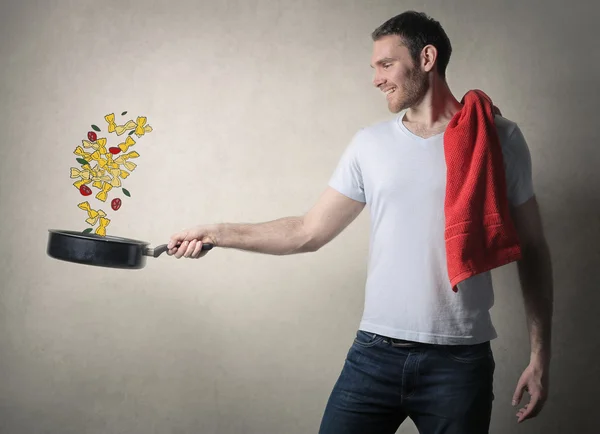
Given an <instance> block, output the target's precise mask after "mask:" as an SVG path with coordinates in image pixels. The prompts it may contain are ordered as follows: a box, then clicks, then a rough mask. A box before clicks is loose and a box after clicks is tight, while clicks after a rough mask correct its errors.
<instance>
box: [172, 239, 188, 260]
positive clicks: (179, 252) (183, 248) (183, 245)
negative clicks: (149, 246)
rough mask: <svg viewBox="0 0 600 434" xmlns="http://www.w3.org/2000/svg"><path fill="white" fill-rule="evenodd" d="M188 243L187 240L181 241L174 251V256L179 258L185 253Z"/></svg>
mask: <svg viewBox="0 0 600 434" xmlns="http://www.w3.org/2000/svg"><path fill="white" fill-rule="evenodd" d="M189 243H190V242H189V241H183V242H182V243H181V245H180V246H179V248H178V249H177V252H176V253H175V257H176V258H177V259H179V258H181V257H182V256H183V255H184V254H185V251H186V250H187V247H188V244H189Z"/></svg>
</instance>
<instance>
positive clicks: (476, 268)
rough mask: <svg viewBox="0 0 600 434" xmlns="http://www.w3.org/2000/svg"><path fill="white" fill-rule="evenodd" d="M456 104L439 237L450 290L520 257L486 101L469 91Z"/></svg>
mask: <svg viewBox="0 0 600 434" xmlns="http://www.w3.org/2000/svg"><path fill="white" fill-rule="evenodd" d="M461 103H462V104H463V108H462V109H461V110H460V111H459V112H458V113H456V114H455V115H454V117H453V118H452V119H451V120H450V123H449V124H448V127H447V129H446V132H445V134H444V153H445V159H446V167H447V175H446V180H447V185H446V198H445V203H444V212H445V216H446V223H445V236H444V238H445V241H446V256H447V263H448V276H449V278H450V283H451V285H452V290H453V291H454V292H457V291H458V286H457V284H458V283H459V282H461V281H463V280H465V279H467V278H469V277H471V276H473V275H475V274H479V273H483V272H485V271H488V270H491V269H492V268H496V267H500V266H502V265H505V264H508V263H510V262H512V261H516V260H519V259H520V258H521V247H520V245H519V240H518V238H517V232H516V229H515V227H514V224H513V222H512V219H511V216H510V213H509V208H508V197H507V194H506V179H505V176H506V175H505V173H504V170H505V169H504V160H503V157H502V148H501V147H500V140H499V139H498V132H497V131H496V125H495V123H494V115H493V112H492V110H493V104H492V101H491V100H490V98H489V97H488V96H487V95H486V94H485V93H483V92H482V91H480V90H471V91H469V92H467V93H466V94H465V96H464V97H463V100H462V101H461Z"/></svg>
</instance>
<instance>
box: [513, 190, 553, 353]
mask: <svg viewBox="0 0 600 434" xmlns="http://www.w3.org/2000/svg"><path fill="white" fill-rule="evenodd" d="M511 211H512V216H513V220H514V222H515V226H516V229H517V232H518V234H519V239H520V242H521V249H522V258H521V260H520V261H519V262H518V263H517V267H518V271H519V278H520V281H521V289H522V293H523V300H524V303H525V311H526V314H527V325H528V329H529V336H530V344H531V358H532V361H533V360H536V361H539V362H542V363H543V364H548V363H549V361H550V354H551V337H552V312H553V304H554V296H553V292H554V291H553V281H552V261H551V258H550V251H549V248H548V244H547V242H546V238H545V236H544V232H543V228H542V221H541V217H540V214H539V208H538V203H537V200H536V198H535V197H533V198H531V199H530V200H528V201H527V202H525V203H524V204H522V205H520V206H519V207H516V208H514V209H512V210H511Z"/></svg>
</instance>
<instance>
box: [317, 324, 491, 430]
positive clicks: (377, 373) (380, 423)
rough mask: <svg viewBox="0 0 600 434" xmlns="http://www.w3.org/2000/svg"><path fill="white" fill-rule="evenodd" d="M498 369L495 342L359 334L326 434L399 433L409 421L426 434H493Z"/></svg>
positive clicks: (330, 406)
mask: <svg viewBox="0 0 600 434" xmlns="http://www.w3.org/2000/svg"><path fill="white" fill-rule="evenodd" d="M495 366H496V365H495V362H494V357H493V354H492V349H491V345H490V342H485V343H482V344H476V345H432V344H420V343H415V342H413V343H410V342H407V341H401V340H398V339H390V338H387V337H385V336H380V335H377V334H373V333H367V332H364V331H361V330H359V331H358V332H357V334H356V338H355V340H354V343H353V344H352V346H351V347H350V350H349V351H348V355H347V357H346V360H345V362H344V366H343V368H342V372H341V374H340V376H339V378H338V380H337V382H336V384H335V386H334V387H333V390H332V392H331V396H330V397H329V400H328V402H327V405H326V407H325V412H324V414H323V418H322V421H321V427H320V430H319V434H394V433H395V432H396V430H397V429H398V427H399V426H400V424H402V422H403V421H404V420H405V419H406V418H407V417H410V418H411V420H412V421H413V422H414V423H415V425H416V426H417V429H418V430H419V433H421V434H441V433H444V434H454V433H457V434H458V433H460V434H484V433H488V430H489V425H490V417H491V412H492V401H493V400H494V394H493V377H494V369H495Z"/></svg>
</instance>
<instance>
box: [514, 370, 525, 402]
mask: <svg viewBox="0 0 600 434" xmlns="http://www.w3.org/2000/svg"><path fill="white" fill-rule="evenodd" d="M525 384H526V383H525V381H524V380H523V377H521V378H519V382H518V383H517V388H516V389H515V393H514V394H513V398H512V405H513V407H514V406H515V405H518V404H519V403H520V402H521V399H522V398H523V391H524V390H525Z"/></svg>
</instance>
